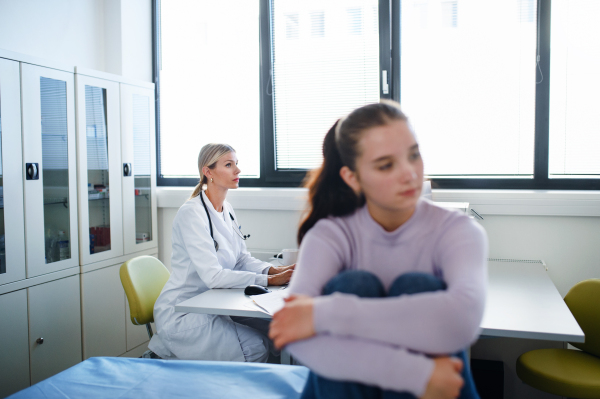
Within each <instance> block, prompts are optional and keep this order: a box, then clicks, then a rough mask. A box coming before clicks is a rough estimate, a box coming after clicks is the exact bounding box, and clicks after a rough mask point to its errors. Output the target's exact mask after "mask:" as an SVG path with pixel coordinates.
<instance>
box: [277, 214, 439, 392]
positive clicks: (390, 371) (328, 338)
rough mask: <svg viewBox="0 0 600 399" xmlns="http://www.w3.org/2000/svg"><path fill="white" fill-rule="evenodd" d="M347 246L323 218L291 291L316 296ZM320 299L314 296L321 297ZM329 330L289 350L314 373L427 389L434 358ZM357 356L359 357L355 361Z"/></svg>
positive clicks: (307, 242) (304, 249) (303, 249)
mask: <svg viewBox="0 0 600 399" xmlns="http://www.w3.org/2000/svg"><path fill="white" fill-rule="evenodd" d="M350 247H351V245H350V243H349V240H348V238H347V237H345V235H344V232H343V229H341V228H340V227H339V225H337V224H336V223H335V222H333V221H331V220H322V221H320V222H319V223H318V224H317V225H315V226H314V227H313V228H312V229H311V230H310V231H309V232H308V233H307V234H306V236H305V237H304V240H303V241H302V245H301V246H300V253H299V258H298V263H297V266H296V271H295V272H294V276H293V277H292V281H291V283H290V288H289V289H290V292H291V293H294V294H304V295H309V296H313V297H318V296H319V295H320V293H321V291H322V289H323V287H324V286H325V284H326V283H327V282H328V281H329V280H330V279H331V278H332V277H334V276H335V275H337V274H338V273H339V272H340V271H341V270H342V269H343V267H344V265H345V264H347V263H346V262H348V257H349V254H350V251H351V248H350ZM320 298H324V297H319V298H316V300H319V299H320ZM343 335H345V334H339V335H331V334H327V333H322V334H317V336H315V337H313V338H311V339H308V340H304V341H298V342H295V343H292V344H290V345H288V346H287V350H288V351H289V352H290V353H291V354H292V355H293V356H294V357H297V358H298V359H299V360H300V361H301V362H302V363H303V364H305V365H306V366H308V367H310V368H311V369H312V370H313V371H315V372H316V373H317V374H319V375H322V376H325V377H327V378H331V379H338V380H345V381H353V382H359V383H363V384H367V385H373V386H378V387H380V388H382V389H389V390H394V391H398V392H402V391H407V392H411V393H412V394H414V395H416V396H421V395H422V394H423V392H425V388H426V387H427V383H428V382H429V379H430V378H431V373H432V372H433V368H434V362H433V361H432V360H431V359H429V358H427V357H425V356H423V355H420V354H415V353H411V352H409V351H407V350H406V349H403V348H401V347H398V346H394V345H389V344H383V343H379V342H373V341H369V340H366V339H357V338H349V337H344V336H343ZM357 359H360V361H358V362H357Z"/></svg>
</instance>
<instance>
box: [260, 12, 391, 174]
mask: <svg viewBox="0 0 600 399" xmlns="http://www.w3.org/2000/svg"><path fill="white" fill-rule="evenodd" d="M272 31H273V39H272V40H273V41H272V59H273V106H274V126H275V151H276V154H275V155H276V167H277V169H281V170H286V169H312V168H315V167H318V166H319V165H320V164H321V162H322V145H323V138H324V136H325V134H326V133H327V131H328V130H329V128H330V127H331V126H332V125H333V124H334V123H335V121H336V120H337V119H338V118H340V117H342V116H344V115H346V114H347V113H349V112H350V111H352V110H353V109H355V108H357V107H360V106H362V105H364V104H368V103H373V102H378V101H379V24H378V2H377V1H376V0H352V1H347V2H337V1H332V0H327V1H302V2H300V1H294V0H274V1H273V7H272Z"/></svg>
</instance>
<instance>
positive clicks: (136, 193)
mask: <svg viewBox="0 0 600 399" xmlns="http://www.w3.org/2000/svg"><path fill="white" fill-rule="evenodd" d="M121 123H122V133H121V134H122V151H121V153H122V158H123V168H124V174H123V213H124V218H123V237H124V243H125V253H127V254H129V253H133V252H138V251H141V250H145V249H149V248H154V247H156V246H157V242H156V161H155V159H156V158H155V157H156V156H155V153H156V152H155V135H154V131H155V129H154V123H155V120H154V89H151V88H143V87H137V86H131V85H126V84H121Z"/></svg>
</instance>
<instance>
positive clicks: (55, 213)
mask: <svg viewBox="0 0 600 399" xmlns="http://www.w3.org/2000/svg"><path fill="white" fill-rule="evenodd" d="M21 71H22V76H21V86H22V96H23V109H22V112H23V157H24V162H25V168H26V169H25V226H26V230H25V231H26V242H27V245H26V248H27V277H33V276H38V275H41V274H45V273H50V272H54V271H57V270H62V269H66V268H69V267H73V266H77V265H78V264H79V251H78V235H77V206H76V201H75V199H76V195H77V193H76V191H75V190H76V177H77V176H76V175H77V173H76V169H75V167H76V165H75V162H76V159H75V112H74V111H75V109H74V108H75V107H74V94H75V93H74V79H73V74H72V73H69V72H64V71H59V70H55V69H48V68H42V67H38V66H34V65H29V64H22V69H21Z"/></svg>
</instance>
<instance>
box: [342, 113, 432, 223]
mask: <svg viewBox="0 0 600 399" xmlns="http://www.w3.org/2000/svg"><path fill="white" fill-rule="evenodd" d="M358 144H359V146H360V152H361V155H360V156H359V157H358V159H357V160H356V171H355V172H350V171H349V169H348V172H350V174H351V176H348V177H349V179H344V180H346V182H347V183H348V184H349V185H350V187H352V188H353V189H354V190H355V191H357V192H358V191H360V192H362V193H363V194H364V195H365V198H366V200H367V203H368V204H369V206H375V207H377V208H379V209H380V210H381V211H384V212H394V213H395V212H402V213H404V212H411V213H412V212H413V211H414V209H415V207H416V204H417V201H418V200H419V197H420V195H421V188H422V185H423V160H422V159H421V154H420V153H419V145H418V144H417V141H416V140H415V137H414V135H413V134H412V132H411V130H410V129H409V127H408V124H407V123H406V122H405V121H392V122H390V123H388V124H387V125H384V126H377V127H373V128H370V129H368V130H366V131H365V132H364V133H363V136H362V138H361V139H360V140H359V143H358ZM342 174H343V173H342ZM352 182H353V184H350V183H352Z"/></svg>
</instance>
